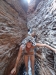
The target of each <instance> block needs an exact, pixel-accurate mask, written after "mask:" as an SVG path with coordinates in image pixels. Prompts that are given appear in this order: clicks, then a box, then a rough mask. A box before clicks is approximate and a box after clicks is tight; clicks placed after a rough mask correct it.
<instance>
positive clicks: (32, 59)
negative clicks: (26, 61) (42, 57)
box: [30, 55, 35, 75]
mask: <svg viewBox="0 0 56 75" xmlns="http://www.w3.org/2000/svg"><path fill="white" fill-rule="evenodd" d="M30 61H31V69H32V75H34V61H35V56H34V55H31V56H30Z"/></svg>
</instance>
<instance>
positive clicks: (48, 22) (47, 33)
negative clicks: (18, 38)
mask: <svg viewBox="0 0 56 75" xmlns="http://www.w3.org/2000/svg"><path fill="white" fill-rule="evenodd" d="M35 1H36V0H35ZM33 7H35V4H34V3H32V6H29V8H28V13H27V27H28V29H31V30H32V31H34V32H35V34H36V41H37V42H39V43H45V44H48V45H50V46H52V47H53V48H56V0H41V2H40V3H39V4H38V5H37V7H36V8H33ZM30 9H31V10H30ZM37 52H38V54H39V55H40V56H41V57H42V58H43V59H41V60H40V58H38V59H36V60H37V61H36V62H38V64H37V65H38V66H36V67H37V68H36V69H37V71H38V72H39V75H55V73H56V72H55V71H56V70H55V69H56V54H55V53H54V52H53V51H51V50H50V49H48V48H46V47H43V48H37ZM36 62H35V64H36Z"/></svg>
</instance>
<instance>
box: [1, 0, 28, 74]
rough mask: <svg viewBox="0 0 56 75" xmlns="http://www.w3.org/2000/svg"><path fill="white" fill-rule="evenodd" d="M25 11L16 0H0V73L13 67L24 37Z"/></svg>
mask: <svg viewBox="0 0 56 75" xmlns="http://www.w3.org/2000/svg"><path fill="white" fill-rule="evenodd" d="M26 24H27V23H26V13H25V11H24V10H23V9H22V7H21V5H20V3H19V1H18V0H16V1H15V0H0V75H9V74H10V70H11V69H12V68H13V67H14V64H15V59H16V56H17V54H18V50H19V44H20V43H21V41H22V40H23V39H24V38H25V37H26V34H27V27H26Z"/></svg>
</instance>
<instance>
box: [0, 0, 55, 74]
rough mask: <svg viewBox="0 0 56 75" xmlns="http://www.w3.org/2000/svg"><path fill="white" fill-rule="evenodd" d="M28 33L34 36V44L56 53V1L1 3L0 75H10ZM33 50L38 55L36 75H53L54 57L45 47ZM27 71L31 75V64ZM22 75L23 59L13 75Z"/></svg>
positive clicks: (7, 1) (3, 1)
mask: <svg viewBox="0 0 56 75" xmlns="http://www.w3.org/2000/svg"><path fill="white" fill-rule="evenodd" d="M29 30H30V31H29ZM28 32H30V33H32V32H34V33H35V41H36V42H37V43H43V44H48V45H49V46H51V47H53V48H55V49H56V0H28V1H27V0H0V75H11V74H10V72H11V70H12V68H13V67H14V65H15V63H16V58H17V55H18V52H19V48H20V45H21V42H22V41H23V40H24V39H25V38H26V36H27V34H28ZM34 50H35V53H37V54H36V55H35V64H34V71H35V75H56V53H55V52H54V51H52V50H50V49H48V48H46V47H36V48H35V49H34ZM28 67H29V75H32V74H31V73H30V71H31V68H30V60H29V62H28ZM25 72H26V69H25V63H24V55H22V56H21V59H20V61H19V63H18V67H17V71H16V74H15V75H25Z"/></svg>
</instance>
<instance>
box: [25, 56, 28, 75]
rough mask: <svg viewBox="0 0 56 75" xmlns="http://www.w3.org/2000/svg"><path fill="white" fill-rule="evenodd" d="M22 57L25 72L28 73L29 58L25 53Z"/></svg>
mask: <svg viewBox="0 0 56 75" xmlns="http://www.w3.org/2000/svg"><path fill="white" fill-rule="evenodd" d="M24 59H25V67H26V72H27V74H28V59H29V57H28V55H25V56H24Z"/></svg>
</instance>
